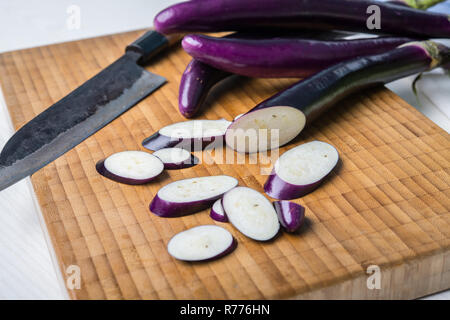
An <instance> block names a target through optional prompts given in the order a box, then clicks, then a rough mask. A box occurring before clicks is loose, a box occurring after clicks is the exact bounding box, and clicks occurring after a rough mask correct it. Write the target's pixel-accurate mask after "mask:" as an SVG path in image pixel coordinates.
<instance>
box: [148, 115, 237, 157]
mask: <svg viewBox="0 0 450 320" xmlns="http://www.w3.org/2000/svg"><path fill="white" fill-rule="evenodd" d="M230 124H231V122H230V121H228V120H225V119H220V120H189V121H183V122H177V123H174V124H171V125H168V126H165V127H163V128H161V129H160V130H159V131H158V132H157V133H154V134H153V135H151V136H150V137H148V138H146V139H144V141H143V142H142V145H143V146H144V147H145V148H147V149H149V150H153V151H157V150H160V149H163V148H172V147H178V148H183V149H187V150H189V151H191V150H201V149H203V148H204V147H206V146H207V145H208V144H210V143H212V142H213V141H214V140H215V139H217V138H219V137H220V138H222V137H223V136H224V135H225V131H226V130H227V128H228V127H229V125H230Z"/></svg>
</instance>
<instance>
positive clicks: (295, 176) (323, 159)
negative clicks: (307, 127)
mask: <svg viewBox="0 0 450 320" xmlns="http://www.w3.org/2000/svg"><path fill="white" fill-rule="evenodd" d="M338 160H339V154H338V152H337V150H336V148H334V147H333V146H332V145H330V144H328V143H325V142H322V141H312V142H308V143H305V144H302V145H300V146H298V147H295V148H293V149H290V150H288V151H286V152H285V153H283V154H282V155H281V156H280V158H279V159H278V160H277V161H276V162H275V166H274V169H273V171H272V173H271V175H270V176H269V178H268V180H267V181H266V183H265V184H264V191H265V192H266V194H267V195H269V196H271V197H272V198H275V199H282V200H290V199H296V198H300V197H302V196H304V195H306V194H308V193H310V192H311V191H313V190H314V189H316V188H317V187H318V186H319V185H320V183H321V182H322V181H323V180H324V179H325V178H326V177H327V176H328V174H329V173H330V172H331V171H332V170H333V169H334V167H335V166H336V164H337V163H338Z"/></svg>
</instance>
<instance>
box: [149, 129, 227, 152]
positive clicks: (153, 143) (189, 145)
mask: <svg viewBox="0 0 450 320" xmlns="http://www.w3.org/2000/svg"><path fill="white" fill-rule="evenodd" d="M216 139H223V136H217V137H211V138H208V139H206V138H204V139H194V138H192V139H191V138H188V139H174V138H171V137H168V136H165V135H162V134H160V133H159V132H155V133H154V134H152V135H151V136H149V137H147V138H145V139H144V140H143V141H142V146H143V147H144V148H146V149H148V150H151V151H158V150H159V149H164V148H174V147H177V148H182V149H186V150H187V151H189V152H191V151H199V150H203V149H204V148H206V147H207V146H208V145H210V144H211V143H213V142H214V141H215V140H216Z"/></svg>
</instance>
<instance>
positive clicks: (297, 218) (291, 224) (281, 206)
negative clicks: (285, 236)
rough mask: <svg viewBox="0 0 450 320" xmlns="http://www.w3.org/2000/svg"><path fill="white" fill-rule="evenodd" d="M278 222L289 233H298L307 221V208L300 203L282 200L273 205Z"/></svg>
mask: <svg viewBox="0 0 450 320" xmlns="http://www.w3.org/2000/svg"><path fill="white" fill-rule="evenodd" d="M273 206H274V207H275V211H276V212H277V215H278V221H280V224H281V226H282V227H283V228H284V229H285V230H286V231H287V232H296V231H297V230H298V229H300V227H301V226H302V224H303V221H304V219H305V207H303V206H301V205H299V204H298V203H295V202H291V201H286V200H281V201H275V202H274V203H273Z"/></svg>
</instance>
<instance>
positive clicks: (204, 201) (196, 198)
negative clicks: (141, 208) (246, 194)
mask: <svg viewBox="0 0 450 320" xmlns="http://www.w3.org/2000/svg"><path fill="white" fill-rule="evenodd" d="M237 185H238V181H237V180H236V179H235V178H233V177H230V176H225V175H222V176H207V177H196V178H190V179H184V180H178V181H175V182H172V183H169V184H168V185H166V186H164V187H162V188H161V189H159V191H158V193H157V194H156V196H155V197H154V198H153V200H152V202H151V203H150V211H151V212H153V213H154V214H156V215H157V216H160V217H167V218H171V217H180V216H184V215H188V214H191V213H195V212H198V211H201V210H204V209H206V208H208V207H211V206H212V205H213V203H214V202H215V201H216V200H217V199H219V198H221V197H222V195H223V194H224V193H225V192H227V191H229V190H231V189H233V188H234V187H236V186H237Z"/></svg>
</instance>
